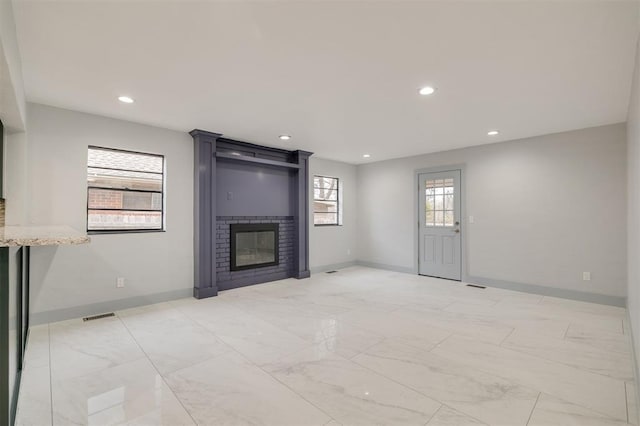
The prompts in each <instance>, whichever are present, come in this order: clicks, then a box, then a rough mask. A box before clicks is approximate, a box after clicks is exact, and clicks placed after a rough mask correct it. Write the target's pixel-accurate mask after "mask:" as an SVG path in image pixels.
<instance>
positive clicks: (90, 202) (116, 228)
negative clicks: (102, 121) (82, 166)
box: [87, 146, 164, 232]
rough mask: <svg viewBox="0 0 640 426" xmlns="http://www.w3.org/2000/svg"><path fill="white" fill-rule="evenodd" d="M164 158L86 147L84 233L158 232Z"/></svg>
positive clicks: (161, 216)
mask: <svg viewBox="0 0 640 426" xmlns="http://www.w3.org/2000/svg"><path fill="white" fill-rule="evenodd" d="M163 228H164V157H163V156H162V155H154V154H142V153H139V152H130V151H121V150H116V149H109V148H99V147H94V146H90V147H89V153H88V161H87V231H96V232H101V231H102V232H126V231H145V230H156V231H161V230H163Z"/></svg>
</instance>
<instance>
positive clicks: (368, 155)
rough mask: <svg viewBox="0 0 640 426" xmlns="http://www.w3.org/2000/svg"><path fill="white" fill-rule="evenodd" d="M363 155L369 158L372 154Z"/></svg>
mask: <svg viewBox="0 0 640 426" xmlns="http://www.w3.org/2000/svg"><path fill="white" fill-rule="evenodd" d="M362 156H363V157H364V158H369V157H371V154H362Z"/></svg>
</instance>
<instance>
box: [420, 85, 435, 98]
mask: <svg viewBox="0 0 640 426" xmlns="http://www.w3.org/2000/svg"><path fill="white" fill-rule="evenodd" d="M435 91H436V89H434V88H433V87H431V86H426V87H423V88H422V89H420V90H419V91H418V93H420V94H421V95H423V96H426V95H431V94H433V92H435Z"/></svg>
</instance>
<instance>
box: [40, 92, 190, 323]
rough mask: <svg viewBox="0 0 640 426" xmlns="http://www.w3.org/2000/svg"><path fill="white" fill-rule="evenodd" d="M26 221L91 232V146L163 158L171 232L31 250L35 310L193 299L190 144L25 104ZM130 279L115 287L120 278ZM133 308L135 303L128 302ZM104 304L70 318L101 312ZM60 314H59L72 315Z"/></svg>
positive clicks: (166, 133) (184, 138)
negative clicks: (88, 223)
mask: <svg viewBox="0 0 640 426" xmlns="http://www.w3.org/2000/svg"><path fill="white" fill-rule="evenodd" d="M28 128H29V133H28V150H27V152H28V167H29V169H28V174H29V211H28V213H29V222H30V223H33V224H46V225H48V224H67V225H71V226H72V227H74V228H76V229H78V230H85V229H86V194H87V170H86V167H87V146H88V145H97V146H105V147H112V148H120V149H130V150H136V151H142V152H149V153H156V154H163V155H164V156H165V161H166V163H165V164H166V232H163V233H139V234H126V235H125V234H117V235H93V236H92V237H91V238H92V242H91V244H87V245H81V246H61V247H57V248H56V247H38V248H34V249H33V250H32V289H31V292H32V312H34V313H35V314H36V318H37V317H38V313H41V312H43V311H51V310H63V309H67V308H73V307H78V306H84V305H92V304H98V303H102V305H100V306H106V307H109V306H121V304H109V303H107V304H104V302H112V301H114V300H118V299H125V298H134V299H135V300H137V303H144V301H145V300H149V301H153V300H157V298H158V297H159V296H158V295H159V294H164V295H167V297H169V296H171V295H173V296H175V295H176V294H183V295H188V294H190V293H191V289H192V287H193V142H192V140H191V137H190V136H189V135H188V134H186V133H181V132H175V131H170V130H164V129H160V128H155V127H149V126H144V125H139V124H134V123H129V122H125V121H120V120H113V119H109V118H105V117H99V116H95V115H90V114H84V113H78V112H73V111H68V110H63V109H57V108H52V107H47V106H42V105H34V104H29V105H28ZM117 277H124V278H125V279H126V287H125V288H116V278H117ZM130 303H133V302H130ZM100 306H93V307H92V308H84V310H83V309H80V310H76V311H73V310H71V311H69V312H68V313H67V315H68V314H69V313H73V312H78V313H80V312H84V311H89V312H91V311H92V310H93V311H95V310H99V309H100ZM67 315H62V316H67Z"/></svg>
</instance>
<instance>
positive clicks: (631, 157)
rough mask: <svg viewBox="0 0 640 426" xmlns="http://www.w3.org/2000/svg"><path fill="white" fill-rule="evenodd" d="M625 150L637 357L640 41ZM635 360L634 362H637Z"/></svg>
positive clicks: (639, 320)
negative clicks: (626, 147)
mask: <svg viewBox="0 0 640 426" xmlns="http://www.w3.org/2000/svg"><path fill="white" fill-rule="evenodd" d="M627 141H628V142H627V146H628V154H627V158H628V169H629V170H628V204H629V208H628V210H627V214H628V215H627V220H628V228H629V229H628V248H627V250H628V259H629V262H628V265H627V267H628V275H629V282H628V289H627V293H628V294H627V307H628V309H629V316H630V318H631V330H632V333H633V340H634V343H635V353H636V355H637V354H640V346H638V345H639V344H640V262H639V261H638V259H640V41H639V42H638V48H637V51H636V67H635V72H634V74H633V87H632V91H631V100H630V102H629V115H628V121H627ZM637 361H638V360H637V359H636V362H637Z"/></svg>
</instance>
